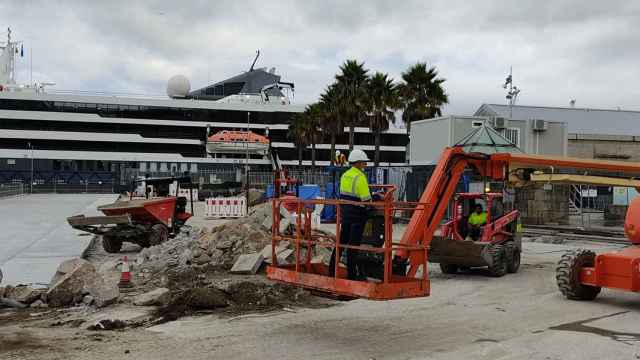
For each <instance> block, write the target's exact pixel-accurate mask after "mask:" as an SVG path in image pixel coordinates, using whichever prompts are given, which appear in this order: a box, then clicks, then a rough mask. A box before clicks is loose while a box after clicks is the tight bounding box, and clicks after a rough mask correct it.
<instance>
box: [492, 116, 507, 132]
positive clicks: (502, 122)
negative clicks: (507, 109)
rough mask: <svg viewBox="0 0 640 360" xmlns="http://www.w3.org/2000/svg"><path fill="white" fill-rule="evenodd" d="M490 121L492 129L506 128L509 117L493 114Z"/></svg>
mask: <svg viewBox="0 0 640 360" xmlns="http://www.w3.org/2000/svg"><path fill="white" fill-rule="evenodd" d="M491 121H492V123H493V128H494V129H506V128H507V127H508V125H509V119H507V118H504V117H502V116H494V117H493V118H492V119H491Z"/></svg>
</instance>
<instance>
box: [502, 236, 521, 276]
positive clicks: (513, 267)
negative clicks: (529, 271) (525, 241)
mask: <svg viewBox="0 0 640 360" xmlns="http://www.w3.org/2000/svg"><path fill="white" fill-rule="evenodd" d="M504 253H505V255H506V256H507V272H508V273H510V274H515V273H517V272H518V269H520V260H521V256H520V255H521V253H520V249H518V248H516V246H515V244H514V243H513V241H509V242H507V243H505V244H504Z"/></svg>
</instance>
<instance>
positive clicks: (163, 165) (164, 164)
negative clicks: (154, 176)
mask: <svg viewBox="0 0 640 360" xmlns="http://www.w3.org/2000/svg"><path fill="white" fill-rule="evenodd" d="M167 171H168V168H167V163H164V162H163V163H160V172H167Z"/></svg>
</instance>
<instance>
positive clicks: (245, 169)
mask: <svg viewBox="0 0 640 360" xmlns="http://www.w3.org/2000/svg"><path fill="white" fill-rule="evenodd" d="M250 117H251V113H250V112H248V111H247V137H246V138H245V142H244V145H245V146H246V148H245V151H246V154H245V155H246V156H247V161H246V162H245V164H244V175H245V176H246V177H247V184H248V183H249V139H250V136H249V134H250V133H249V119H250Z"/></svg>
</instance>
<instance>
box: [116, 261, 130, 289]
mask: <svg viewBox="0 0 640 360" xmlns="http://www.w3.org/2000/svg"><path fill="white" fill-rule="evenodd" d="M118 287H119V288H120V289H129V288H132V287H133V285H132V284H131V270H130V269H129V260H128V259H127V257H126V256H125V257H124V258H123V259H122V271H121V272H120V282H119V283H118Z"/></svg>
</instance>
